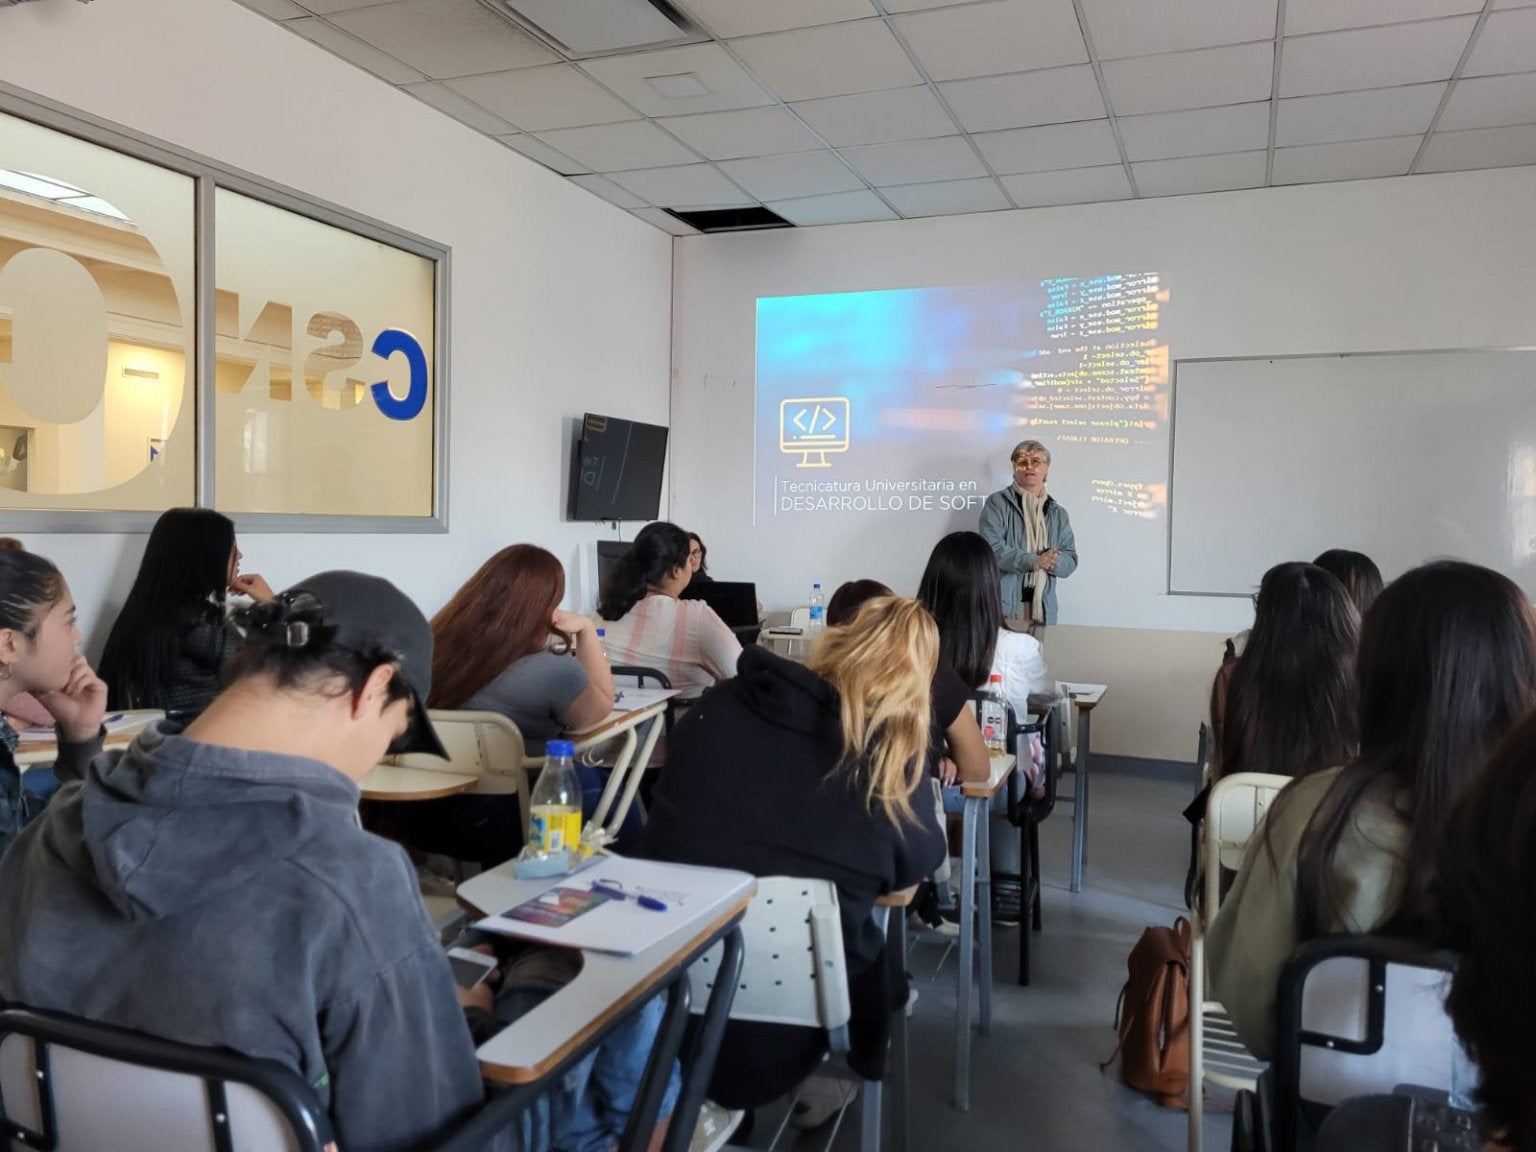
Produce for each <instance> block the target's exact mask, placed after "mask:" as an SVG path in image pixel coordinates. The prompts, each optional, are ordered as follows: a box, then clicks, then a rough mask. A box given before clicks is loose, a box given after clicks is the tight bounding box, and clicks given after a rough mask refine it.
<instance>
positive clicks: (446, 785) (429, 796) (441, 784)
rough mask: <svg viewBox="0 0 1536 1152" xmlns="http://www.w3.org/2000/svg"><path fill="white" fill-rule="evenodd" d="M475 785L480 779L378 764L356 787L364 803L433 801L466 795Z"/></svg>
mask: <svg viewBox="0 0 1536 1152" xmlns="http://www.w3.org/2000/svg"><path fill="white" fill-rule="evenodd" d="M479 782H480V777H478V776H471V775H469V774H468V773H466V772H438V771H437V770H436V769H433V768H406V767H403V766H402V765H399V764H379V765H376V766H375V767H374V768H373V770H372V771H370V772H369V773H368V775H366V776H364V777H363V778H362V780H360V781H358V785H357V786H358V789H359V790H360V791H361V792H362V796H363V799H364V800H437V799H440V798H442V797H444V796H455V795H457V794H458V793H460V792H468V791H469V790H470V789H472V788H473V787H474V786H475V785H476V784H477V783H479Z"/></svg>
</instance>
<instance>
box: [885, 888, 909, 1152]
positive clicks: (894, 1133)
mask: <svg viewBox="0 0 1536 1152" xmlns="http://www.w3.org/2000/svg"><path fill="white" fill-rule="evenodd" d="M894 919H895V921H896V923H895V924H893V925H891V926H890V927H889V928H888V929H887V931H886V940H887V947H894V948H895V949H896V955H897V956H898V957H899V958H900V963H901V965H902V967H903V968H905V967H906V963H907V910H906V909H905V908H897V909H896V915H895V917H894ZM909 993H910V990H909ZM908 1001H909V1003H910V995H909V997H908ZM907 1034H908V1027H907V1005H905V1004H903V1005H902V1006H901V1007H900V1008H898V1009H897V1010H896V1023H895V1026H894V1027H893V1028H892V1029H891V1060H890V1068H889V1071H888V1072H887V1075H886V1079H887V1080H889V1081H890V1082H891V1091H890V1097H891V1152H907V1090H908V1085H909V1084H910V1083H911V1080H910V1078H909V1076H908V1069H907V1051H908V1048H907Z"/></svg>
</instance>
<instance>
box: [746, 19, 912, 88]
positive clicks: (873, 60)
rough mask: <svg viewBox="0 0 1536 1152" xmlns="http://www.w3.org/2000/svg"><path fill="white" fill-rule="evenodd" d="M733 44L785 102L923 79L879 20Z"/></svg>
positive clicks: (750, 39) (753, 71)
mask: <svg viewBox="0 0 1536 1152" xmlns="http://www.w3.org/2000/svg"><path fill="white" fill-rule="evenodd" d="M731 48H732V49H734V50H735V52H736V54H737V55H739V56H740V57H741V58H742V60H743V61H744V62H745V63H746V65H747V67H748V68H750V69H751V70H752V74H753V75H754V76H756V77H757V78H758V80H760V81H762V82H763V83H764V84H766V85H767V86H768V87H769V88H770V89H772V90H773V91H774V92H775V93H776V94H777V95H778V96H779V98H780V99H782V100H815V99H818V98H819V97H822V96H846V95H848V94H849V93H850V92H869V91H873V90H874V89H876V88H901V87H905V86H907V85H910V84H919V83H921V82H922V79H923V78H922V77H921V76H920V75H918V71H917V69H916V68H914V67H913V66H912V61H911V60H909V59H908V58H907V54H906V52H905V51H903V50H902V47H901V45H900V44H899V43H897V41H896V37H895V36H893V35H892V34H891V30H890V29H889V28H887V27H886V26H885V23H884V21H881V20H859V21H856V22H854V23H851V24H831V25H828V26H827V27H825V28H807V29H803V30H801V31H798V32H775V33H773V34H772V35H768V36H749V37H748V38H747V39H745V40H733V41H731Z"/></svg>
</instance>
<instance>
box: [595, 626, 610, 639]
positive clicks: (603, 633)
mask: <svg viewBox="0 0 1536 1152" xmlns="http://www.w3.org/2000/svg"><path fill="white" fill-rule="evenodd" d="M606 635H608V630H607V629H606V628H599V629H598V630H597V638H598V639H599V640H601V639H602V638H603V637H604V636H606Z"/></svg>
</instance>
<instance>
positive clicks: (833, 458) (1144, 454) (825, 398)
mask: <svg viewBox="0 0 1536 1152" xmlns="http://www.w3.org/2000/svg"><path fill="white" fill-rule="evenodd" d="M1168 299H1169V293H1168V291H1167V289H1166V287H1165V286H1164V285H1163V284H1162V283H1161V281H1160V278H1159V276H1158V274H1157V273H1156V272H1127V273H1113V274H1108V275H1102V276H1092V277H1060V278H1054V279H1048V280H1041V281H1037V282H1027V283H1014V284H981V285H967V286H964V287H945V288H914V289H898V290H892V291H879V292H841V293H829V294H823V295H816V296H777V297H764V298H760V299H759V300H758V301H757V393H756V395H757V403H756V456H757V462H756V473H755V493H756V495H755V500H754V522H756V523H758V524H763V523H765V522H772V523H776V524H780V525H784V526H786V527H789V526H791V525H794V524H801V525H803V526H804V527H807V528H810V527H812V526H813V522H814V523H817V524H821V525H826V526H828V527H830V522H832V521H836V520H843V519H847V518H856V519H859V520H863V521H869V520H871V519H873V520H881V521H884V520H889V521H891V522H897V521H900V520H903V519H908V518H921V519H925V520H935V521H938V520H942V521H945V522H946V523H945V525H944V527H945V528H946V529H948V528H950V527H970V528H974V527H975V520H976V517H977V516H978V515H979V514H980V511H981V505H982V503H983V502H984V501H985V499H986V497H987V495H988V494H989V493H991V492H993V491H996V490H997V489H998V488H1001V487H1003V486H1004V485H1005V484H1007V483H1008V482H1009V480H1010V479H1011V476H1010V471H1009V466H1008V453H1009V451H1010V449H1011V448H1012V447H1013V445H1014V444H1016V443H1017V442H1018V441H1020V440H1024V439H1036V440H1040V441H1042V442H1043V443H1045V445H1046V446H1047V447H1048V448H1049V449H1050V450H1051V452H1052V455H1053V458H1054V459H1053V467H1052V472H1051V477H1050V481H1049V485H1050V490H1051V492H1052V493H1053V494H1055V495H1057V496H1058V497H1059V498H1060V499H1061V500H1062V502H1063V503H1064V504H1066V505H1067V507H1068V509H1069V511H1070V512H1071V513H1072V516H1073V520H1074V523H1075V524H1079V525H1081V523H1082V521H1083V520H1084V519H1085V518H1086V519H1092V518H1097V516H1098V515H1102V516H1105V517H1114V518H1128V519H1129V520H1130V521H1133V522H1134V521H1137V520H1141V521H1155V520H1159V519H1161V517H1162V515H1163V512H1164V509H1165V507H1166V504H1167V487H1166V485H1167V471H1168V380H1169V355H1168V343H1167V337H1166V336H1165V335H1163V334H1162V333H1163V325H1164V313H1165V311H1166V307H1167V304H1168ZM1122 522H1123V520H1122ZM1082 533H1083V528H1082V527H1081V526H1079V527H1078V535H1079V538H1081V536H1082Z"/></svg>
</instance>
